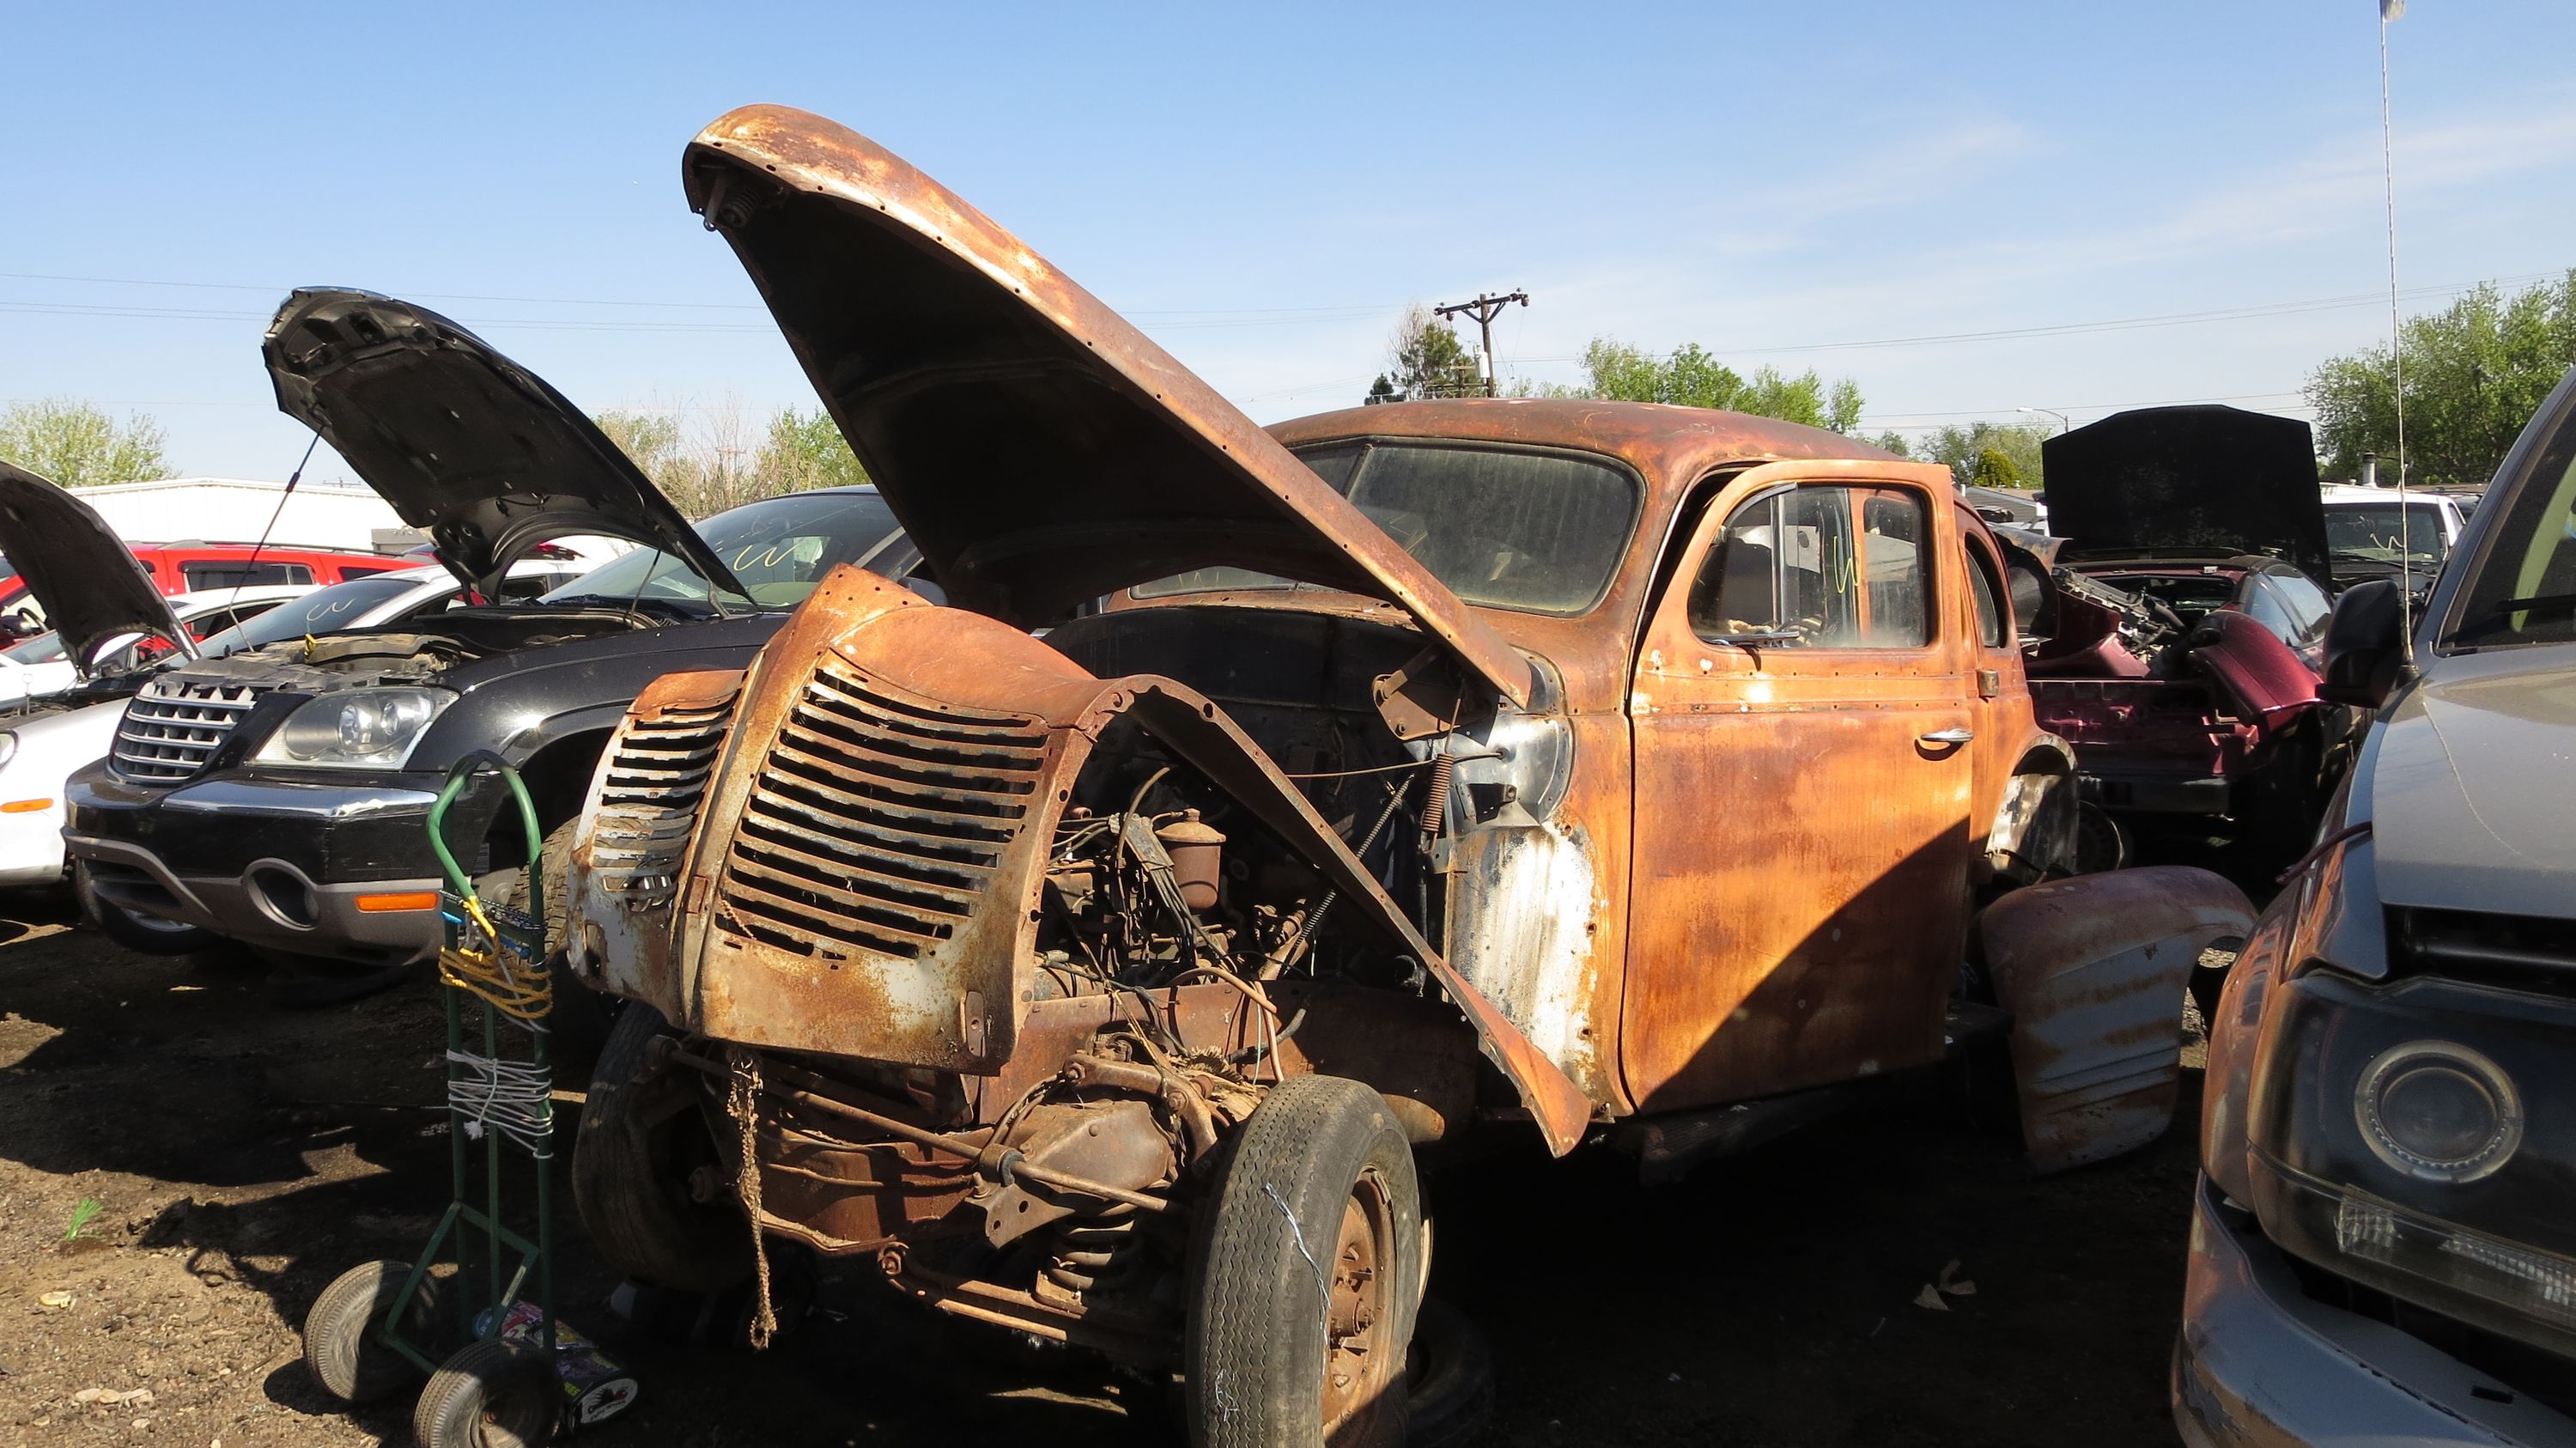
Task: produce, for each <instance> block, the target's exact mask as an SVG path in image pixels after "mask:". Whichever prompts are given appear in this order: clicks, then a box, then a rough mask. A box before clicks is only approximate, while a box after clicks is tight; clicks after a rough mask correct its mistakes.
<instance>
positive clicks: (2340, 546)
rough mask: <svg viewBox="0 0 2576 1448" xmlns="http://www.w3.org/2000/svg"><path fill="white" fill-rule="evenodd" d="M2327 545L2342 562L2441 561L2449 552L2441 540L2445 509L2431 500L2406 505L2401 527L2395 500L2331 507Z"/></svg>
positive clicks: (2327, 514) (2328, 518) (2328, 510)
mask: <svg viewBox="0 0 2576 1448" xmlns="http://www.w3.org/2000/svg"><path fill="white" fill-rule="evenodd" d="M2401 532H2402V541H2401ZM2326 548H2327V549H2328V551H2330V552H2332V553H2333V554H2334V556H2335V558H2336V560H2337V561H2339V562H2351V563H2388V564H2396V563H2401V562H2403V563H2440V562H2441V561H2442V555H2443V554H2444V553H2446V552H2448V551H2449V546H2448V545H2447V544H2445V543H2444V542H2443V541H2442V510H2441V508H2440V507H2439V506H2438V505H2436V504H2432V503H2409V504H2407V505H2406V519H2405V526H2404V528H2403V529H2402V530H2401V529H2400V527H2399V525H2398V517H2397V505H2396V504H2395V503H2371V504H2366V505H2364V506H2360V507H2353V506H2348V505H2342V504H2338V505H2335V506H2332V507H2329V508H2327V509H2326Z"/></svg>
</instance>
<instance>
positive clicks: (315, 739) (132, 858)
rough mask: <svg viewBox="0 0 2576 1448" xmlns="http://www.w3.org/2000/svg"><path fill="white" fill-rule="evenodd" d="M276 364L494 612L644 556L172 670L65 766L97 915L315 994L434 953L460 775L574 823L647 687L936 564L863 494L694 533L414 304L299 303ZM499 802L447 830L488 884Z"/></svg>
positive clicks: (545, 820) (508, 839) (302, 416)
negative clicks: (837, 596)
mask: <svg viewBox="0 0 2576 1448" xmlns="http://www.w3.org/2000/svg"><path fill="white" fill-rule="evenodd" d="M262 352H263V355H264V357H265V360H266V362H267V365H268V368H269V372H270V375H271V377H272V379H273V380H274V382H275V385H276V389H277V397H278V405H279V407H280V408H281V409H282V410H284V411H285V412H286V413H287V414H288V415H290V416H292V417H294V418H296V419H297V420H298V421H301V422H303V423H305V424H306V425H308V426H310V427H311V428H312V429H313V430H314V431H315V432H317V433H319V434H320V435H321V436H322V437H323V438H324V439H325V440H326V441H328V442H329V443H330V444H331V445H332V446H333V447H334V448H336V449H338V451H339V453H340V455H341V457H342V458H344V459H346V460H347V462H348V464H349V466H350V467H351V468H352V469H353V470H355V471H356V472H357V473H358V474H359V475H360V476H361V477H363V478H364V479H365V480H366V481H367V482H368V484H369V485H370V486H372V487H374V488H375V489H376V491H377V492H379V493H381V494H382V495H383V496H384V497H385V498H386V500H387V501H389V502H391V503H392V504H393V506H394V508H395V510H396V511H397V512H398V513H400V514H401V515H402V517H403V519H404V521H405V522H407V523H409V524H411V525H412V526H414V527H418V528H424V529H426V530H427V531H428V532H429V534H430V536H431V537H432V539H433V540H434V541H435V543H436V545H437V552H438V556H439V559H440V561H442V562H443V563H445V564H446V565H447V567H448V569H449V570H450V571H451V572H453V573H454V574H455V575H456V576H457V578H458V579H459V580H460V581H462V582H463V583H464V584H465V586H466V587H467V588H468V589H469V590H471V591H472V593H473V594H474V596H478V597H481V598H486V599H503V598H505V597H506V596H507V595H506V593H505V591H504V589H503V586H502V581H503V579H504V577H505V575H506V574H507V572H508V570H509V568H510V565H511V563H512V562H513V560H515V559H517V558H519V557H522V556H524V555H526V554H528V553H530V552H531V551H532V550H534V549H536V548H538V547H539V546H541V545H542V544H543V543H544V542H545V541H546V540H548V539H551V538H560V537H566V536H572V535H590V534H604V535H608V536H611V537H619V538H626V539H631V540H633V541H634V542H636V543H638V544H641V545H643V546H641V547H639V548H637V549H635V550H634V551H632V552H629V553H626V554H624V555H621V556H620V557H618V558H615V559H613V560H611V561H610V562H608V563H607V564H605V565H603V566H601V567H600V568H598V569H597V570H595V571H593V572H591V573H590V574H588V575H587V576H585V577H583V578H580V579H578V580H576V581H574V582H572V583H569V584H566V585H564V586H563V587H561V588H558V589H556V590H555V591H554V592H551V593H548V594H546V595H544V596H542V597H540V598H537V599H535V600H533V601H529V602H522V603H503V604H498V605H489V606H480V605H470V604H469V605H464V606H448V605H447V604H445V603H444V602H442V603H441V605H440V606H439V607H438V608H437V609H435V610H430V611H427V612H426V613H425V614H421V615H415V616H412V617H408V618H405V619H402V620H400V621H398V622H396V623H393V624H390V625H387V626H382V627H376V628H368V629H358V630H351V631H345V632H338V633H331V634H325V635H317V636H307V637H303V638H300V639H290V640H286V641H282V642H279V643H275V644H270V645H268V646H266V647H262V648H256V649H250V650H245V651H242V652H238V653H235V654H233V655H231V656H230V657H227V658H223V659H220V660H205V661H178V662H176V663H175V664H174V666H173V667H170V668H168V669H166V670H165V671H163V672H161V673H160V674H158V675H156V676H155V677H154V678H153V679H152V680H151V681H150V682H149V683H148V684H146V685H145V687H144V688H143V689H142V691H141V692H140V693H138V694H137V695H136V696H135V698H134V700H133V702H132V703H131V704H130V705H129V706H128V707H127V710H126V715H125V720H124V723H123V725H122V726H121V727H120V729H119V731H118V733H117V737H116V743H115V747H114V750H113V752H112V753H111V754H110V755H109V756H108V757H107V758H106V759H104V760H102V761H100V762H98V763H96V764H93V765H90V766H88V767H86V768H84V769H83V770H81V771H80V772H79V773H77V774H75V775H73V776H72V779H71V782H70V786H69V791H68V796H67V803H68V824H67V827H66V829H65V831H64V838H65V841H66V844H67V846H68V850H69V853H70V855H71V857H72V858H73V860H74V861H75V862H76V868H77V870H78V872H79V876H80V880H79V884H80V888H81V891H82V895H83V899H84V905H85V908H87V909H88V910H90V911H91V912H92V913H93V914H94V915H95V916H96V918H97V919H98V921H99V923H100V925H101V926H102V927H103V928H105V929H106V930H107V931H108V932H109V933H110V934H111V935H113V936H115V937H116V938H117V939H118V940H120V941H122V942H124V943H126V944H128V945H132V946H135V947H137V948H141V949H147V950H157V951H160V952H163V953H172V954H175V953H180V952H184V951H188V950H193V949H198V948H201V947H203V946H205V945H208V944H211V943H213V940H212V937H222V938H228V939H231V940H235V941H239V942H241V943H243V944H246V945H248V946H251V947H252V948H253V949H255V950H256V951H258V952H259V953H260V954H262V955H263V956H266V957H268V958H269V959H270V960H271V961H272V962H273V963H276V964H278V965H280V966H282V967H285V968H286V969H288V970H289V971H291V972H294V973H296V974H297V975H300V976H302V977H303V978H304V981H305V983H306V984H305V990H306V994H307V995H308V997H311V996H321V997H327V996H329V995H333V994H338V993H342V992H344V991H345V990H348V989H352V988H356V987H358V986H359V985H361V984H372V983H374V982H375V981H378V980H381V979H385V978H388V977H390V976H392V975H393V974H396V973H399V972H400V971H401V970H402V969H403V968H404V967H407V966H409V965H411V964H413V963H415V962H418V961H422V960H425V959H427V958H428V957H429V956H430V955H432V954H433V953H434V952H435V950H436V948H437V944H438V933H439V931H438V911H437V908H436V897H435V892H436V890H437V889H438V886H439V879H438V868H437V865H436V863H435V861H434V860H433V858H432V857H431V854H430V851H429V842H428V835H427V831H426V825H425V820H426V813H427V810H428V808H429V805H430V803H431V801H432V800H433V799H434V797H435V795H436V791H437V789H438V786H439V783H440V781H441V779H442V778H443V777H444V776H445V774H446V772H447V770H448V768H449V767H450V766H451V765H453V764H454V763H455V762H456V761H457V760H458V759H460V758H463V757H464V756H466V755H468V754H470V753H472V752H474V751H476V750H481V749H491V750H496V751H498V752H499V753H500V754H501V755H502V756H503V757H504V758H507V759H508V760H510V761H511V762H512V763H513V764H515V765H516V766H517V767H518V768H519V770H520V771H521V773H522V775H523V777H524V778H525V779H526V781H527V783H528V786H529V789H530V791H531V793H532V794H533V795H534V797H535V799H536V802H537V805H538V812H539V815H540V822H541V823H542V824H543V825H544V826H545V827H546V828H547V829H548V830H549V831H552V830H554V829H555V828H556V827H557V826H558V825H561V824H563V823H565V822H567V821H569V820H570V819H571V818H572V815H573V813H574V811H575V809H576V808H577V806H578V804H579V802H580V800H581V798H582V797H583V795H584V793H585V792H586V791H587V789H588V787H589V783H590V777H591V773H592V770H593V767H594V766H595V765H596V763H597V762H598V757H599V750H600V746H601V744H602V743H603V742H604V741H605V740H606V739H607V737H608V731H609V729H610V728H611V727H612V726H613V725H615V724H616V723H617V721H618V719H619V718H620V717H621V716H622V715H623V714H624V712H625V709H626V706H627V704H628V703H629V702H630V701H632V700H633V699H634V697H635V695H636V694H637V692H638V691H640V690H641V689H642V688H643V687H644V686H645V685H646V684H647V683H650V682H651V681H652V680H654V679H656V678H659V677H660V676H661V675H663V674H665V673H668V672H670V671H672V670H675V669H715V668H738V667H740V666H742V665H744V664H746V663H748V662H749V661H750V659H751V656H752V655H753V653H754V652H755V651H757V650H758V649H759V647H760V645H761V643H762V642H763V641H764V640H766V639H767V638H768V637H769V636H770V635H771V634H772V633H773V632H775V631H776V630H777V628H778V626H779V624H780V623H781V622H782V621H784V619H785V617H786V615H787V612H788V611H789V610H790V609H792V608H794V607H795V605H796V604H797V603H798V601H800V600H801V599H803V598H804V596H805V595H806V593H807V592H809V591H810V590H811V589H812V588H813V586H814V584H815V582H816V581H817V580H819V579H821V578H822V577H823V575H824V574H825V573H827V572H829V571H830V570H831V569H832V568H833V567H834V566H835V565H837V564H842V563H851V564H857V565H859V566H861V567H865V568H869V569H871V570H874V571H876V572H878V573H881V574H884V575H886V576H889V577H893V578H898V579H901V578H906V577H907V576H908V575H910V573H911V572H912V570H913V569H915V568H916V567H917V566H918V565H919V561H920V555H919V553H918V552H917V551H916V550H915V549H914V548H913V547H912V546H911V544H910V543H909V541H908V540H907V539H906V538H905V537H904V535H903V533H902V531H901V530H900V529H899V528H898V527H897V525H896V523H895V521H894V517H893V513H892V511H891V510H890V509H888V507H887V506H886V505H885V503H884V502H883V501H882V500H881V499H879V498H878V496H877V494H876V492H875V490H874V489H871V488H835V489H824V490H819V491H815V492H808V493H797V494H791V495H788V496H785V497H778V498H771V499H767V500H764V501H761V502H756V503H750V504H747V505H745V506H743V507H739V508H735V509H732V510H730V511H728V512H724V513H720V514H717V515H716V516H714V517H712V518H709V519H707V520H706V521H705V522H704V523H702V524H700V525H699V526H697V527H695V528H692V527H691V526H690V525H689V524H688V523H687V522H686V521H684V520H683V519H682V518H681V516H680V514H679V513H678V511H677V510H676V509H675V508H673V506H672V505H671V503H670V501H669V500H668V499H667V498H665V497H664V496H663V495H662V494H661V493H660V492H659V491H658V490H657V489H655V488H654V486H653V485H652V483H651V482H649V481H648V480H647V479H646V478H645V477H644V475H643V474H642V473H641V472H640V471H639V470H638V469H637V468H636V466H635V464H634V463H633V462H632V461H630V460H629V459H628V458H627V457H626V455H625V454H624V453H622V452H621V451H619V450H618V448H617V446H616V445H615V444H614V443H613V442H611V441H610V440H609V439H608V437H607V436H606V435H605V434H603V433H602V432H601V431H600V430H599V429H598V428H597V427H596V426H595V425H593V424H592V422H591V421H590V420H589V419H588V418H587V417H585V416H583V415H582V413H581V411H580V410H579V409H578V408H576V407H574V406H573V405H572V404H571V403H570V402H569V401H567V400H566V399H565V398H564V397H563V396H562V395H561V394H560V393H558V392H556V391H555V390H554V389H553V388H552V387H550V386H548V385H547V384H546V383H545V382H544V381H543V380H542V379H540V378H538V377H536V376H535V375H534V374H532V373H530V372H528V371H526V370H525V369H523V368H521V367H519V366H518V365H517V364H515V363H513V362H511V361H510V360H509V359H508V358H506V357H504V356H502V355H501V354H500V353H498V352H497V351H495V350H493V349H492V348H491V347H490V346H488V345H487V344H485V343H484V342H483V341H482V340H481V339H480V338H478V337H476V336H474V335H473V334H472V333H470V332H468V331H466V330H465V329H464V328H462V327H460V326H458V325H457V324H456V323H454V322H451V321H449V320H447V319H446V318H444V317H440V316H438V315H437V314H435V313H432V312H429V311H427V310H424V309H422V308H419V307H415V306H411V305H409V304H407V303H404V302H400V301H396V300H393V299H391V298H387V297H381V296H377V295H374V294H372V293H367V292H356V291H345V290H322V289H315V290H306V291H299V292H297V293H295V294H294V295H293V296H291V297H289V298H288V299H287V302H286V304H285V306H284V307H283V308H282V309H281V310H280V311H279V313H278V315H277V318H276V320H275V321H274V322H273V323H271V325H270V327H269V331H268V334H267V337H266V340H265V342H264V343H263V346H262ZM916 586H918V587H921V588H923V589H924V590H925V591H935V585H931V584H929V583H926V582H924V583H920V584H917V585H916ZM478 793H479V794H480V795H481V797H482V801H483V802H482V804H481V805H480V806H479V807H477V806H476V805H474V804H473V803H471V802H470V801H471V798H472V797H469V803H468V804H467V805H463V806H460V807H459V809H458V810H457V811H455V812H453V813H452V814H451V816H450V822H449V831H450V835H451V838H453V839H455V840H459V841H473V840H479V841H481V842H482V843H481V845H480V847H479V848H478V851H477V858H476V859H475V860H474V862H473V863H472V865H471V868H473V869H475V870H477V871H478V872H501V871H517V870H520V869H521V868H522V867H523V866H524V865H525V863H526V862H525V860H524V859H523V858H522V857H523V856H524V854H525V846H524V844H523V843H520V842H519V832H518V830H517V828H516V822H515V817H514V818H513V819H512V821H511V822H510V827H509V828H496V827H495V825H494V820H493V815H494V813H495V812H494V810H493V809H492V808H491V806H492V805H494V804H497V802H498V800H497V796H498V793H499V792H498V791H482V792H478ZM550 853H552V852H550ZM549 863H550V864H559V863H560V862H559V861H553V860H550V861H549Z"/></svg>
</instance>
